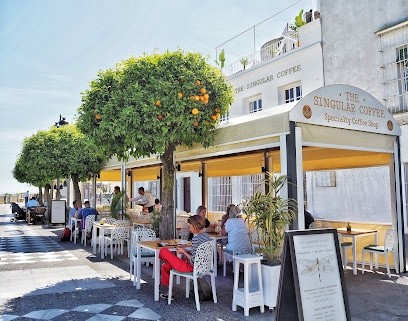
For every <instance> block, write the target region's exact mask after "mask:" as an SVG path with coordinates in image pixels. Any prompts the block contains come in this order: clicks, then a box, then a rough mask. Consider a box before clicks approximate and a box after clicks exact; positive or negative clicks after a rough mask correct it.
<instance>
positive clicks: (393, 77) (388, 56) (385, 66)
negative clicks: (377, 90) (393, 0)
mask: <svg viewBox="0 0 408 321" xmlns="http://www.w3.org/2000/svg"><path fill="white" fill-rule="evenodd" d="M377 35H378V36H379V37H380V45H381V48H380V52H381V58H382V65H381V70H382V78H383V79H382V80H383V81H382V83H383V85H384V96H383V101H384V104H385V107H386V108H387V109H388V110H389V111H390V112H391V113H393V114H395V113H398V114H400V115H399V116H398V117H399V120H400V121H402V122H406V117H407V115H406V112H407V111H408V20H405V21H404V22H402V23H398V24H396V25H394V26H391V27H388V28H386V29H384V30H380V31H378V32H377Z"/></svg>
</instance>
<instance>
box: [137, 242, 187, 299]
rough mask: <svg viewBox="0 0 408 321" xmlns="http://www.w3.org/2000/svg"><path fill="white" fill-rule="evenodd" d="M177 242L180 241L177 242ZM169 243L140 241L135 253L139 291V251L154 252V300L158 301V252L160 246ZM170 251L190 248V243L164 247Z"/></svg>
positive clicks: (159, 266) (140, 273) (140, 269)
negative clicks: (143, 249)
mask: <svg viewBox="0 0 408 321" xmlns="http://www.w3.org/2000/svg"><path fill="white" fill-rule="evenodd" d="M177 241H178V242H180V241H182V240H177ZM168 242H170V240H154V241H140V242H138V243H137V247H136V251H137V259H136V277H137V282H136V289H140V279H141V276H142V267H141V265H142V262H141V260H140V259H139V258H140V257H141V250H142V248H145V249H147V250H150V251H153V252H154V265H153V268H154V300H155V301H159V297H160V288H159V286H160V268H161V265H160V259H159V252H160V249H161V248H162V247H163V245H162V244H166V243H168ZM165 247H167V248H168V249H169V250H170V251H176V250H177V247H191V242H187V243H186V244H180V243H177V244H175V245H165Z"/></svg>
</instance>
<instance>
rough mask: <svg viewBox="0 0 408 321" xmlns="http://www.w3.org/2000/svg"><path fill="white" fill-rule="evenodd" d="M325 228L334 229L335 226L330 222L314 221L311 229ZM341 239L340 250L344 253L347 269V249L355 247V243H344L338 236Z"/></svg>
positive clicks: (339, 237)
mask: <svg viewBox="0 0 408 321" xmlns="http://www.w3.org/2000/svg"><path fill="white" fill-rule="evenodd" d="M323 228H333V225H332V224H331V223H330V222H325V221H314V222H312V223H310V225H309V229H312V230H313V229H323ZM337 237H338V239H339V245H340V250H341V252H342V259H343V269H344V270H345V269H347V249H350V248H352V247H353V242H342V241H341V235H339V234H337Z"/></svg>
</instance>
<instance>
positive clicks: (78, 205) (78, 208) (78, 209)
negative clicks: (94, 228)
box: [69, 200, 82, 232]
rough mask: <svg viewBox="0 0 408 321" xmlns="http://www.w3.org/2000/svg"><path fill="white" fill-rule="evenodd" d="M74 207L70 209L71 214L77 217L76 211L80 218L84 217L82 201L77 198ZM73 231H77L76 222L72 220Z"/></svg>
mask: <svg viewBox="0 0 408 321" xmlns="http://www.w3.org/2000/svg"><path fill="white" fill-rule="evenodd" d="M72 206H73V207H72V208H71V209H70V210H69V216H70V217H75V216H76V213H78V218H82V211H81V201H78V200H75V201H73V202H72ZM71 230H72V232H73V231H75V222H74V221H72V226H71Z"/></svg>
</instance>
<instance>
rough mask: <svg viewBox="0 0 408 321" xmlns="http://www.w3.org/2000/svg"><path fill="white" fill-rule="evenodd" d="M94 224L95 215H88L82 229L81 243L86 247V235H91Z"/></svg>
mask: <svg viewBox="0 0 408 321" xmlns="http://www.w3.org/2000/svg"><path fill="white" fill-rule="evenodd" d="M94 222H95V215H88V216H87V217H86V218H85V226H84V227H83V229H82V236H81V243H82V244H83V245H85V246H86V233H87V232H88V233H91V230H92V226H93V223H94Z"/></svg>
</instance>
